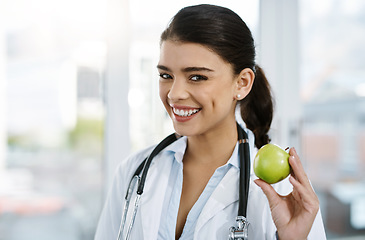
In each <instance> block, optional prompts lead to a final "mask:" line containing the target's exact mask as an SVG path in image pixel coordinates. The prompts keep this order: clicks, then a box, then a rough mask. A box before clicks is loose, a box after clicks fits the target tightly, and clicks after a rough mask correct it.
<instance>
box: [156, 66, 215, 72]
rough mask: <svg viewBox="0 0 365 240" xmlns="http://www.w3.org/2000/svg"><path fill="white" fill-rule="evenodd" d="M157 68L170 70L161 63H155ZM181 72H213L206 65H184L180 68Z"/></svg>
mask: <svg viewBox="0 0 365 240" xmlns="http://www.w3.org/2000/svg"><path fill="white" fill-rule="evenodd" d="M157 68H158V69H161V70H164V71H171V70H170V69H169V68H168V67H166V66H163V65H157ZM182 71H183V72H202V71H203V72H214V70H212V69H210V68H206V67H186V68H183V69H182Z"/></svg>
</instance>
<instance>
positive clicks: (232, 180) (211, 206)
mask: <svg viewBox="0 0 365 240" xmlns="http://www.w3.org/2000/svg"><path fill="white" fill-rule="evenodd" d="M238 174H239V170H238V169H237V168H234V167H232V168H231V169H230V170H229V171H228V172H227V174H226V175H225V176H224V177H223V179H222V181H221V182H220V183H219V184H218V186H217V188H216V189H215V190H214V191H213V193H212V195H211V197H210V198H209V199H208V201H207V203H206V205H205V206H204V208H203V210H202V212H201V214H200V216H199V219H198V222H197V224H196V228H195V232H199V230H200V229H201V227H202V226H203V225H204V224H205V223H206V222H208V221H209V219H211V218H212V217H214V216H215V215H216V214H217V213H218V212H220V211H222V210H223V209H224V208H226V207H227V206H228V205H230V204H233V203H235V202H237V201H238Z"/></svg>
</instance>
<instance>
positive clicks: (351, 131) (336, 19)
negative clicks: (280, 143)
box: [300, 0, 365, 239]
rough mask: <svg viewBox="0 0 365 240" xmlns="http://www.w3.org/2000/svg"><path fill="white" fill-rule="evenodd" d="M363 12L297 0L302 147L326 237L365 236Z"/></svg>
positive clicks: (350, 4)
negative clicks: (319, 204)
mask: <svg viewBox="0 0 365 240" xmlns="http://www.w3.org/2000/svg"><path fill="white" fill-rule="evenodd" d="M364 11H365V3H364V1H355V0H353V1H331V0H326V1H300V29H301V32H300V33H301V34H300V35H301V38H300V43H301V66H300V67H301V71H300V72H301V83H300V84H301V101H302V104H303V126H302V150H303V157H304V158H305V161H306V164H307V169H308V174H309V175H310V178H311V180H312V182H313V185H314V186H315V188H316V189H317V192H318V194H319V196H320V198H321V199H320V200H321V203H322V206H321V208H322V213H323V217H324V222H325V225H326V231H327V234H328V238H329V239H330V238H334V237H344V236H355V235H361V236H365V220H364V217H363V216H365V211H364V209H365V190H364V189H365V184H364V182H365V181H364V180H365V175H364V170H365V152H364V149H365V145H364V140H365V125H364V121H363V119H364V115H365V111H364V109H365V98H364V96H365V94H364V83H365V71H364V69H365V58H364V54H365V47H364V42H365V32H364V29H365V18H364V14H363V13H364Z"/></svg>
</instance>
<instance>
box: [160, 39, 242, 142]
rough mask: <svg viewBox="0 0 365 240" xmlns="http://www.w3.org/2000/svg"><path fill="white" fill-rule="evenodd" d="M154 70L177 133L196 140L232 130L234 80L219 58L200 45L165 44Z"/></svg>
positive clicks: (234, 104) (227, 67)
mask: <svg viewBox="0 0 365 240" xmlns="http://www.w3.org/2000/svg"><path fill="white" fill-rule="evenodd" d="M157 68H158V71H159V74H160V84H159V85H160V98H161V100H162V102H163V104H164V106H165V108H166V110H167V112H168V114H169V115H170V117H171V119H172V122H173V125H174V129H175V131H176V132H177V133H179V134H181V135H184V136H195V135H201V134H206V133H208V132H209V131H211V130H212V129H215V130H217V129H220V130H223V131H224V129H226V128H227V127H232V124H234V122H235V116H234V110H235V106H236V100H235V98H236V95H237V91H236V89H237V84H236V81H235V78H237V77H236V76H235V75H234V74H233V69H232V66H231V65H230V64H229V63H227V62H225V61H224V60H223V59H222V58H221V57H220V56H219V55H217V54H216V53H214V52H213V51H211V50H209V49H208V48H207V47H205V46H203V45H200V44H196V43H182V42H176V41H170V40H167V41H164V42H163V43H162V45H161V53H160V61H159V63H158V66H157Z"/></svg>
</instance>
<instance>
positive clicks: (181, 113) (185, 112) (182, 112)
mask: <svg viewBox="0 0 365 240" xmlns="http://www.w3.org/2000/svg"><path fill="white" fill-rule="evenodd" d="M172 111H173V112H174V113H175V114H176V115H177V116H179V117H189V116H191V115H194V114H195V113H197V112H199V111H200V109H189V110H184V109H177V108H172Z"/></svg>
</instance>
